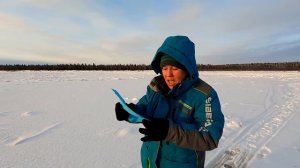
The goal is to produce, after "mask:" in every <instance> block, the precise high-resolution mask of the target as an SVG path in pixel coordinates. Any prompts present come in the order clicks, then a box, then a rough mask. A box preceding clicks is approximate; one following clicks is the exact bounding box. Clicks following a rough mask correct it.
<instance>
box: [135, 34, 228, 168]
mask: <svg viewBox="0 0 300 168" xmlns="http://www.w3.org/2000/svg"><path fill="white" fill-rule="evenodd" d="M163 54H167V55H169V56H171V57H173V58H174V59H175V60H176V61H178V62H179V63H181V64H182V65H183V66H184V67H185V68H186V70H187V71H188V77H187V78H186V79H185V80H184V81H182V82H181V83H180V84H179V85H176V86H174V88H173V89H172V90H169V89H168V87H167V85H166V83H165V81H164V79H163V77H162V76H161V75H158V76H157V77H155V78H154V79H153V80H152V81H151V83H150V84H149V85H148V86H147V93H146V95H145V96H143V97H142V98H141V99H140V100H139V102H138V103H137V105H136V108H135V110H136V112H137V113H139V114H141V115H143V116H145V117H146V118H166V119H168V120H169V130H168V134H167V137H166V139H165V140H163V141H150V142H144V143H143V145H142V148H141V161H142V166H143V168H149V167H150V168H156V167H158V168H168V167H172V168H196V167H204V160H205V151H209V150H212V149H214V148H216V147H217V146H218V142H219V139H220V138H221V136H222V131H223V127H224V116H223V114H222V112H221V107H220V102H219V98H218V95H217V93H216V91H215V90H214V89H213V88H212V87H211V86H210V85H208V84H207V83H205V82H204V81H202V80H201V79H200V78H199V77H198V69H197V65H196V60H195V47H194V43H193V42H192V41H190V39H189V38H188V37H186V36H171V37H168V38H167V39H166V40H165V41H164V42H163V44H162V45H161V47H160V48H159V49H158V50H157V52H156V54H155V56H154V58H153V61H152V63H151V66H152V68H153V70H154V71H155V72H156V73H157V74H159V73H160V74H161V68H160V57H161V55H163Z"/></svg>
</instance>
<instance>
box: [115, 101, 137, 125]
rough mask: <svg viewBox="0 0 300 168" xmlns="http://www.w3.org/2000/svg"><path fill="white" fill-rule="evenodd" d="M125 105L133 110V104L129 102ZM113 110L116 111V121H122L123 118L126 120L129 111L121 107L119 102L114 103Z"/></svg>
mask: <svg viewBox="0 0 300 168" xmlns="http://www.w3.org/2000/svg"><path fill="white" fill-rule="evenodd" d="M127 105H128V107H129V108H130V109H131V110H133V111H134V110H135V104H133V103H130V104H127ZM115 112H116V118H117V120H118V121H123V120H126V121H128V117H129V113H128V112H127V111H125V110H124V109H123V107H122V105H121V103H120V102H118V103H116V106H115Z"/></svg>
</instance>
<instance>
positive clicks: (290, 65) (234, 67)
mask: <svg viewBox="0 0 300 168" xmlns="http://www.w3.org/2000/svg"><path fill="white" fill-rule="evenodd" d="M151 69H152V68H151V66H150V65H144V64H141V65H140V64H126V65H121V64H115V65H95V64H57V65H48V64H44V65H25V64H14V65H12V64H6V65H0V71H21V70H34V71H40V70H46V71H60V70H83V71H95V70H102V71H124V70H129V71H136V70H140V71H142V70H151ZM198 69H199V70H201V71H300V62H285V63H251V64H224V65H210V64H207V65H204V64H200V65H198Z"/></svg>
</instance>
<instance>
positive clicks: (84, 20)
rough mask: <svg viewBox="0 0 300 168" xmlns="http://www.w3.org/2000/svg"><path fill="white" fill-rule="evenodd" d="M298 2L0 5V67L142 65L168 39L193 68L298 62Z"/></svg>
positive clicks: (24, 1) (10, 1)
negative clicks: (181, 44)
mask: <svg viewBox="0 0 300 168" xmlns="http://www.w3.org/2000/svg"><path fill="white" fill-rule="evenodd" d="M299 7H300V1H299V0H265V1H262V0H251V1H249V0H209V1H208V0H186V1H183V0H164V1H161V0H160V1H158V0H152V1H148V0H0V64H20V63H24V64H71V63H80V64H81V63H87V64H92V63H95V64H150V63H151V61H152V58H153V56H154V54H155V52H156V50H157V49H158V48H159V47H160V45H161V44H162V42H163V41H164V40H165V39H166V37H168V36H173V35H185V36H188V37H189V38H190V39H191V40H192V41H193V42H194V43H195V49H196V61H197V63H198V64H233V63H234V64H235V63H256V62H290V61H300V10H299Z"/></svg>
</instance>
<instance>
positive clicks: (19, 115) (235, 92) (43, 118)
mask: <svg viewBox="0 0 300 168" xmlns="http://www.w3.org/2000/svg"><path fill="white" fill-rule="evenodd" d="M153 76H155V74H154V73H153V72H152V71H143V72H126V71H125V72H103V71H94V72H82V71H66V72H47V71H40V72H33V71H21V72H0V167H1V168H21V167H22V168H53V167H55V168H82V167H85V168H95V167H109V168H139V167H140V166H141V165H140V154H139V151H140V145H141V141H140V138H141V135H140V134H139V133H138V128H139V127H140V126H141V125H140V124H128V123H126V122H118V121H116V119H115V114H114V105H115V103H116V102H117V98H116V97H115V95H114V94H113V92H112V91H111V88H115V89H117V90H119V91H120V93H121V94H122V95H123V97H125V98H126V101H127V102H133V103H136V102H137V101H138V99H139V98H140V97H141V96H143V94H144V93H145V92H146V86H147V84H148V83H149V81H150V80H151V78H152V77H153ZM200 77H201V78H202V79H204V80H205V81H207V82H208V83H210V84H211V85H212V86H213V87H214V88H215V89H216V90H217V92H218V94H219V97H220V100H221V104H222V110H223V113H224V115H225V117H226V123H225V128H224V134H223V137H222V139H221V141H220V144H219V148H218V149H216V150H213V151H210V152H207V158H206V167H231V168H235V167H238V168H240V167H251V168H252V167H253V168H267V167H278V168H279V167H286V168H293V167H300V160H299V156H300V129H299V128H300V94H299V93H300V73H299V72H200Z"/></svg>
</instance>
